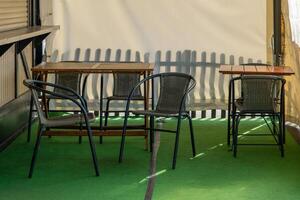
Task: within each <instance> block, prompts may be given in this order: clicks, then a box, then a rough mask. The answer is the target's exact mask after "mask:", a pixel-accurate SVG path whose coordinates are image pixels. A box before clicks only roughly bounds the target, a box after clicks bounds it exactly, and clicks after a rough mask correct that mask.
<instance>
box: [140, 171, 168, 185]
mask: <svg viewBox="0 0 300 200" xmlns="http://www.w3.org/2000/svg"><path fill="white" fill-rule="evenodd" d="M166 172H167V169H163V170H160V171H158V172H156V173H155V174H152V175H150V176H147V177H146V178H143V179H142V180H141V181H139V183H144V182H145V181H147V180H148V179H150V178H153V177H156V176H159V175H162V174H164V173H166Z"/></svg>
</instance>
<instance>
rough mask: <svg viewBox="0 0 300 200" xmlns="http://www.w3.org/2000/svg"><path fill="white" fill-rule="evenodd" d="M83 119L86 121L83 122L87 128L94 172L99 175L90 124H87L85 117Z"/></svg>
mask: <svg viewBox="0 0 300 200" xmlns="http://www.w3.org/2000/svg"><path fill="white" fill-rule="evenodd" d="M85 121H86V122H85V123H86V129H87V133H88V137H89V143H90V147H91V153H92V157H93V163H94V168H95V173H96V176H99V167H98V160H97V156H96V151H95V144H94V142H93V134H92V130H91V127H90V125H89V124H88V121H87V119H85Z"/></svg>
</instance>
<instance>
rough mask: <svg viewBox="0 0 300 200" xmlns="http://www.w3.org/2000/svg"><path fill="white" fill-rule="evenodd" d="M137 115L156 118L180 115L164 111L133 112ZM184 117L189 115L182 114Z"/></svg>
mask: <svg viewBox="0 0 300 200" xmlns="http://www.w3.org/2000/svg"><path fill="white" fill-rule="evenodd" d="M132 113H133V114H135V115H149V116H155V117H177V116H178V115H179V113H168V112H164V111H156V110H136V111H132ZM182 115H183V116H186V115H187V112H184V113H182Z"/></svg>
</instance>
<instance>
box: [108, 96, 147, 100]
mask: <svg viewBox="0 0 300 200" xmlns="http://www.w3.org/2000/svg"><path fill="white" fill-rule="evenodd" d="M127 99H128V97H127V96H110V97H107V100H127ZM131 100H144V97H143V96H134V97H132V98H131Z"/></svg>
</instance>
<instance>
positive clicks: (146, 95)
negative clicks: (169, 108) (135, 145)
mask: <svg viewBox="0 0 300 200" xmlns="http://www.w3.org/2000/svg"><path fill="white" fill-rule="evenodd" d="M147 77H148V73H147V72H144V78H147ZM144 94H145V95H144V109H145V110H148V109H149V101H148V100H149V81H147V82H146V83H145V85H144ZM144 120H145V121H144V126H145V129H147V128H148V116H147V115H145V118H144ZM145 131H146V132H147V133H148V131H147V130H145ZM148 141H149V140H148V134H147V135H146V136H145V150H148Z"/></svg>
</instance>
